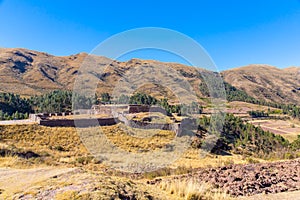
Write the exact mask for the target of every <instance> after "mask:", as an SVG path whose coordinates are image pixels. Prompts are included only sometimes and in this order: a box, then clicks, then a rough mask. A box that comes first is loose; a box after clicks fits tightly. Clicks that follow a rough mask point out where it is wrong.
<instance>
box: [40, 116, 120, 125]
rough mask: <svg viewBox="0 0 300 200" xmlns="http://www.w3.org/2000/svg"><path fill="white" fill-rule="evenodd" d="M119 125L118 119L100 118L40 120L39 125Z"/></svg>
mask: <svg viewBox="0 0 300 200" xmlns="http://www.w3.org/2000/svg"><path fill="white" fill-rule="evenodd" d="M117 123H119V120H118V119H116V118H98V119H76V120H73V119H52V120H40V122H39V124H40V125H42V126H50V127H75V126H76V127H92V126H110V125H114V124H117Z"/></svg>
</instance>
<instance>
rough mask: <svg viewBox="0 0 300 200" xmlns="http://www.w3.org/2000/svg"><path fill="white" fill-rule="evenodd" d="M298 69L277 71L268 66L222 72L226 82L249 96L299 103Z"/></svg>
mask: <svg viewBox="0 0 300 200" xmlns="http://www.w3.org/2000/svg"><path fill="white" fill-rule="evenodd" d="M299 72H300V68H299V67H291V68H286V69H278V68H276V67H272V66H268V65H249V66H246V67H241V68H236V69H231V70H227V71H224V72H222V75H223V78H224V80H225V81H226V82H228V83H230V84H231V85H233V86H235V87H236V88H238V89H241V90H244V91H245V92H246V93H248V94H249V95H250V96H253V97H255V98H257V99H264V100H267V101H275V102H280V103H292V104H298V105H299V102H300V75H299V74H300V73H299Z"/></svg>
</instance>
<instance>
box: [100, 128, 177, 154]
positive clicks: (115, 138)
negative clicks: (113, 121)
mask: <svg viewBox="0 0 300 200" xmlns="http://www.w3.org/2000/svg"><path fill="white" fill-rule="evenodd" d="M102 131H103V133H104V134H105V135H106V136H107V138H108V139H109V140H110V141H111V142H112V143H113V144H115V145H116V146H118V147H119V148H121V149H123V150H126V151H128V152H138V151H140V150H143V151H150V150H155V149H160V148H163V147H164V146H165V145H166V144H168V143H169V142H170V141H171V140H172V139H173V138H174V136H175V133H174V132H172V131H166V130H156V129H149V130H144V129H136V128H130V127H126V126H124V125H123V124H117V125H114V126H105V127H102Z"/></svg>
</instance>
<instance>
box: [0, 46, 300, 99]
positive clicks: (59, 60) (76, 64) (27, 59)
mask: <svg viewBox="0 0 300 200" xmlns="http://www.w3.org/2000/svg"><path fill="white" fill-rule="evenodd" d="M86 56H87V54H86V53H79V54H76V55H70V56H53V55H50V54H47V53H42V52H38V51H33V50H28V49H22V48H0V82H1V87H0V92H10V93H15V94H20V95H24V96H32V95H35V94H43V93H47V92H49V91H52V90H56V89H59V90H72V88H73V83H74V80H75V78H76V76H77V75H78V73H80V72H79V68H80V65H81V64H82V62H83V60H84V59H85V57H86ZM93 58H94V59H95V61H96V62H97V63H99V64H105V63H110V62H112V66H110V67H108V68H107V69H106V71H105V74H97V73H95V76H96V77H97V78H98V79H99V83H98V87H97V92H98V93H99V94H100V93H104V92H111V91H112V90H113V88H114V86H115V85H116V82H117V80H119V79H120V78H121V77H122V74H125V73H126V71H127V70H129V69H131V68H133V67H136V66H140V65H145V66H151V65H152V64H154V63H156V64H160V65H164V66H166V67H171V68H173V69H175V70H176V71H178V72H179V73H180V74H181V75H182V76H183V77H184V78H186V80H187V81H189V83H190V84H191V86H192V87H193V89H194V90H195V92H196V94H197V96H199V97H205V94H203V93H202V92H201V91H200V90H199V84H201V82H202V81H203V80H202V79H201V73H200V72H201V70H200V72H199V71H197V70H195V69H194V68H193V67H190V66H186V65H182V64H177V63H166V62H159V61H153V60H140V59H132V60H130V61H127V62H119V61H113V60H111V59H109V58H106V57H103V56H94V57H93ZM203 71H205V70H203ZM135 73H136V76H141V77H142V76H143V75H145V74H144V72H143V71H142V70H136V71H135ZM221 74H222V77H223V79H224V81H226V82H227V83H229V84H231V85H233V86H234V87H236V88H237V89H240V90H243V91H245V92H246V93H247V94H249V95H250V96H253V97H254V98H257V99H262V100H266V101H275V102H280V103H292V104H299V102H300V68H299V67H291V68H286V69H278V68H276V67H273V66H268V65H249V66H245V67H240V68H236V69H231V70H227V71H223V72H221ZM141 90H143V91H148V93H150V94H151V95H153V96H156V97H157V96H158V97H159V96H161V95H162V94H165V95H166V97H169V98H170V99H171V98H172V97H171V96H172V95H171V92H170V91H168V89H167V88H164V87H162V86H159V85H154V84H145V85H143V86H141ZM168 95H169V96H168Z"/></svg>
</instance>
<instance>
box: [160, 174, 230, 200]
mask: <svg viewBox="0 0 300 200" xmlns="http://www.w3.org/2000/svg"><path fill="white" fill-rule="evenodd" d="M159 187H160V188H161V189H162V190H165V191H166V192H168V193H169V194H172V195H174V196H176V197H177V198H180V199H184V200H204V199H205V200H226V199H231V197H230V196H229V195H228V194H226V193H225V192H222V191H221V190H217V189H214V188H212V187H211V186H210V185H208V184H206V183H200V182H199V181H196V180H193V179H190V180H185V179H183V180H180V179H174V180H168V181H162V182H161V183H160V185H159Z"/></svg>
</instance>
